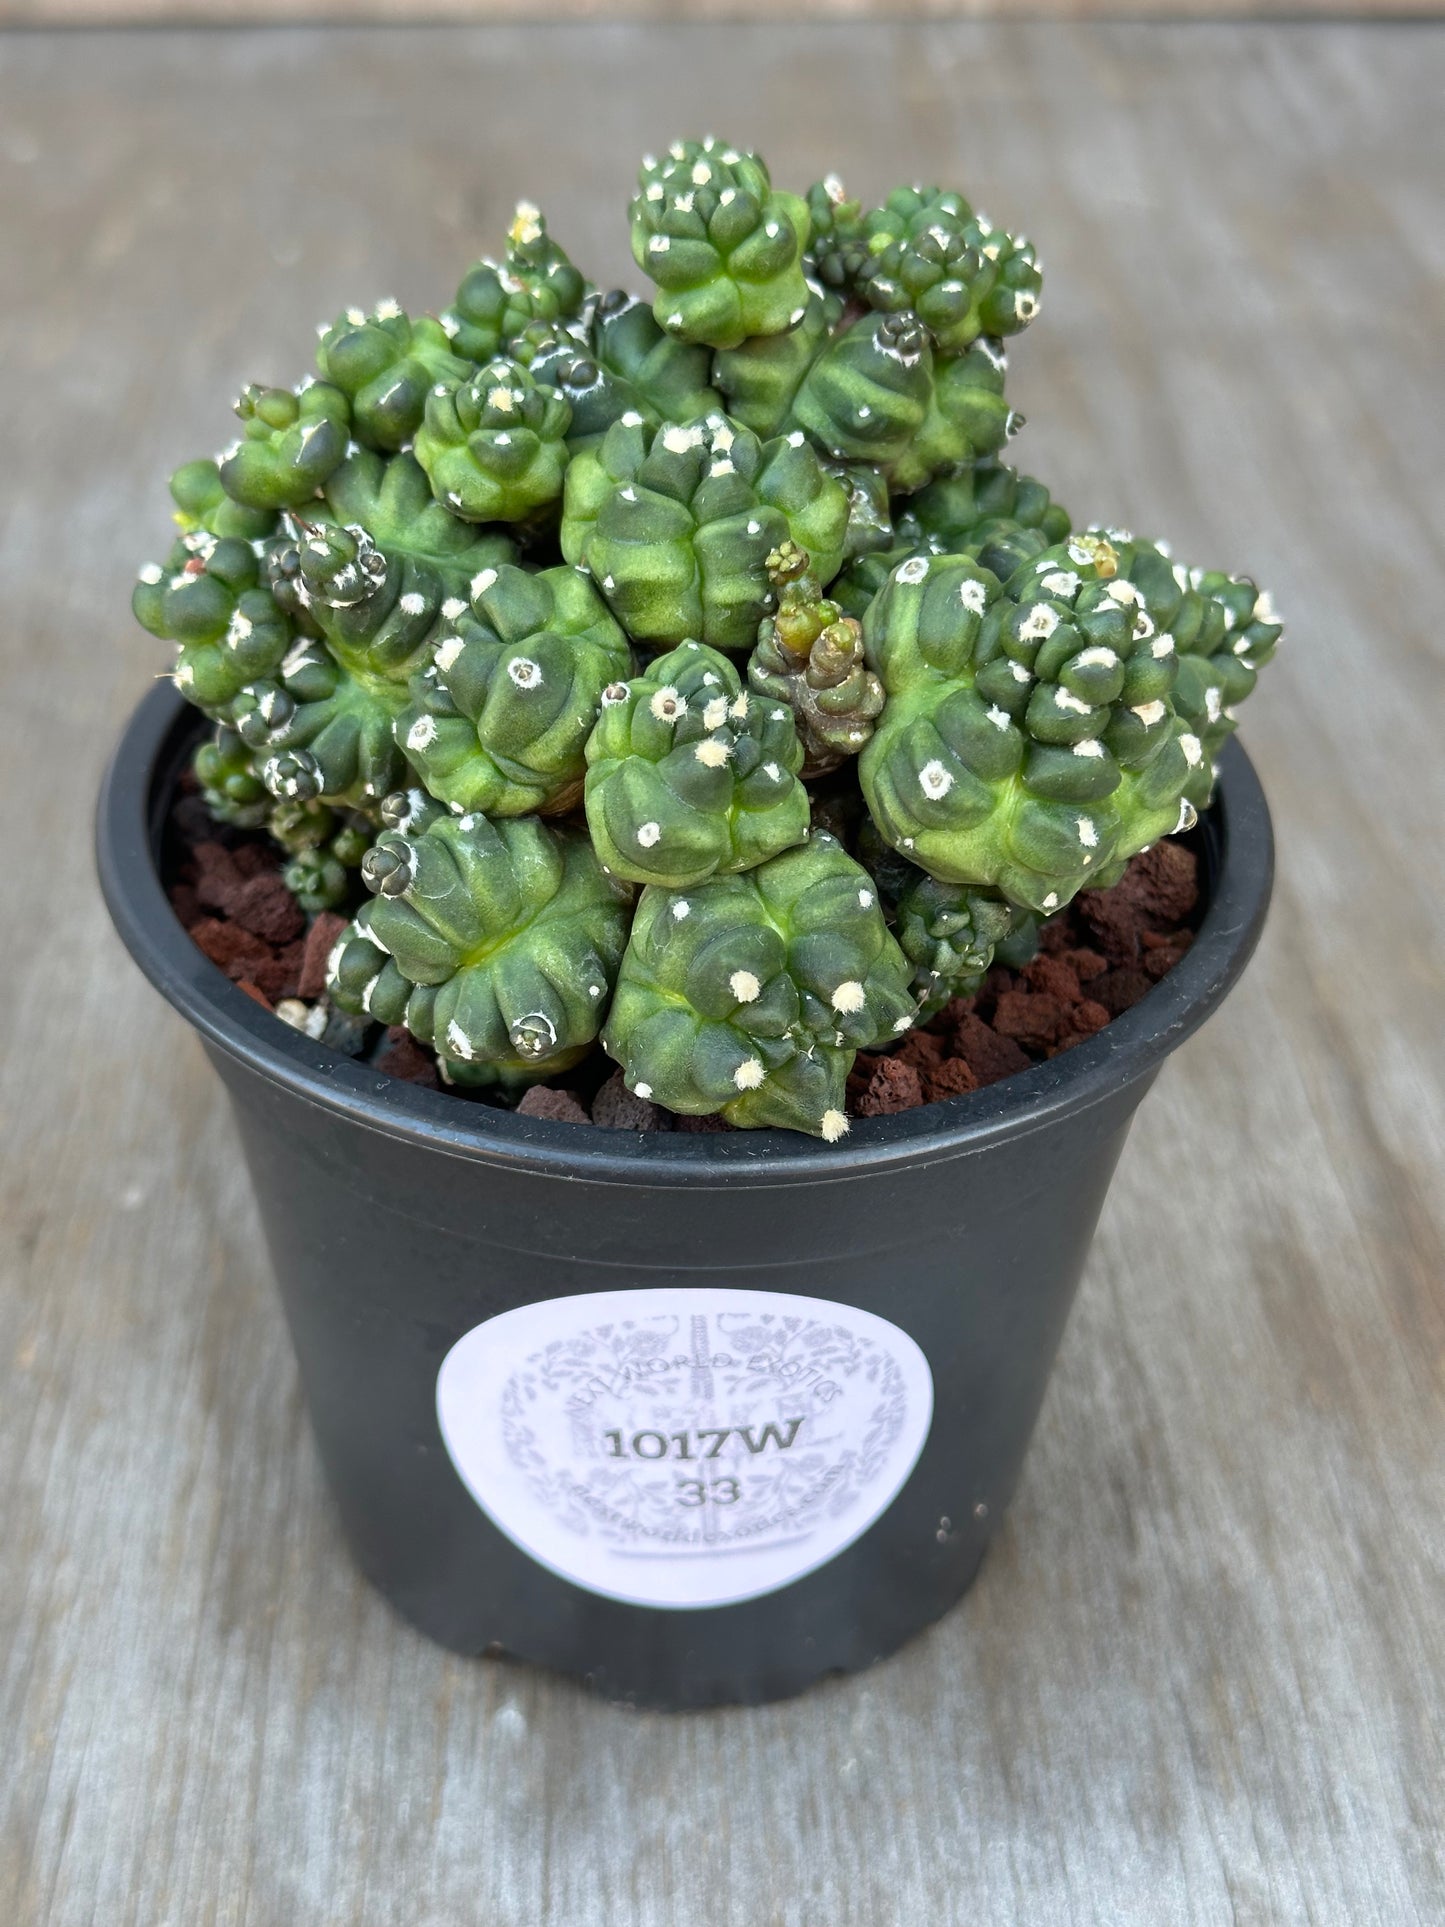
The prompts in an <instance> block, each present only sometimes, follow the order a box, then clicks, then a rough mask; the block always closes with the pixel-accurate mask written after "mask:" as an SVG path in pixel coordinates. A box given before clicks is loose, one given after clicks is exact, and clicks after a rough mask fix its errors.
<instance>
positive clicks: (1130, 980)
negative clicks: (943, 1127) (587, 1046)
mask: <svg viewBox="0 0 1445 1927" xmlns="http://www.w3.org/2000/svg"><path fill="white" fill-rule="evenodd" d="M169 828H170V839H169V847H168V850H167V862H166V871H167V877H168V883H167V889H168V893H169V895H170V900H171V904H172V907H173V908H174V910H175V913H176V915H177V917H178V918H179V919H180V921H181V923H182V924H183V925H184V926H185V928H186V929H187V930H188V931H189V933H190V935H191V937H192V939H193V941H194V942H195V944H196V945H197V947H198V948H199V949H200V950H202V951H203V952H204V953H205V955H206V956H207V957H209V958H210V960H211V962H212V963H213V964H215V965H216V967H217V968H218V969H220V970H223V971H224V972H225V974H226V975H227V976H228V977H229V978H231V980H232V981H233V982H234V983H235V984H237V985H238V986H239V987H240V988H241V989H242V990H244V991H245V992H246V993H247V995H248V996H250V997H252V998H254V999H255V1001H256V1002H257V1003H258V1004H261V1005H264V1007H265V1008H266V1009H267V1010H271V1011H274V1012H275V1014H276V1016H277V1017H278V1019H280V1020H281V1021H282V1022H283V1023H289V1024H290V1025H292V1026H293V1028H295V1029H297V1030H301V1031H304V1032H305V1034H306V1035H307V1036H309V1037H313V1038H316V1039H317V1040H318V1041H319V1042H321V1043H324V1044H328V1045H330V1046H331V1047H332V1048H333V1049H337V1050H341V1051H344V1052H345V1053H346V1054H347V1055H348V1056H352V1057H358V1058H363V1059H365V1060H366V1061H367V1062H368V1063H369V1064H371V1065H372V1067H373V1068H374V1069H376V1070H378V1071H381V1072H383V1073H385V1074H386V1075H387V1076H390V1077H396V1078H400V1079H402V1080H403V1081H404V1082H406V1083H410V1084H421V1085H424V1086H426V1087H427V1088H428V1089H431V1090H442V1089H445V1088H446V1087H445V1086H444V1085H443V1083H442V1080H441V1077H440V1075H439V1073H438V1070H437V1063H436V1058H435V1056H434V1055H433V1053H432V1052H431V1051H430V1050H428V1049H426V1048H425V1047H424V1046H423V1045H421V1044H419V1043H418V1042H417V1041H416V1039H415V1038H414V1037H412V1036H411V1035H410V1034H409V1033H408V1032H407V1031H405V1030H403V1029H401V1028H400V1027H397V1026H393V1027H392V1028H390V1029H384V1028H383V1027H382V1026H381V1025H379V1024H370V1023H368V1022H367V1021H366V1020H365V1019H364V1018H359V1017H352V1016H350V1015H349V1014H348V1013H346V1012H344V1011H338V1010H332V1009H331V1008H330V1006H329V1004H328V1001H327V999H326V996H325V988H326V960H327V957H328V956H329V954H330V952H331V948H332V946H333V945H334V943H335V942H336V939H337V937H338V936H339V935H340V933H341V931H342V930H343V929H344V928H345V926H346V923H347V921H348V919H347V917H346V916H344V915H340V914H338V913H336V912H334V911H329V910H328V911H322V912H321V913H320V914H319V915H318V916H314V917H308V916H307V914H306V912H305V911H304V910H302V908H301V906H300V905H299V904H298V903H297V901H296V899H295V898H294V897H293V896H292V894H291V892H290V891H289V890H288V889H287V887H286V885H285V883H284V882H283V880H282V876H281V870H282V867H283V865H284V863H285V858H284V856H283V855H282V853H281V851H280V850H279V849H278V848H277V846H276V845H275V844H274V843H273V842H272V841H271V839H270V838H269V837H268V836H266V835H265V834H264V833H263V832H260V831H255V830H238V829H235V828H233V827H231V826H229V825H226V824H223V823H218V822H216V821H215V819H214V818H213V817H212V816H211V815H210V813H209V811H208V810H207V809H206V806H205V804H204V803H203V801H202V800H201V797H200V796H199V794H198V793H197V792H196V791H195V789H194V786H193V785H189V784H183V787H182V790H181V792H180V794H179V795H178V797H177V800H176V804H175V807H174V809H173V810H172V813H171V820H170V826H169ZM356 889H357V898H358V901H361V900H362V899H363V898H364V891H363V890H362V888H361V885H360V883H359V881H358V883H357V886H356ZM1198 908H1199V866H1198V858H1197V856H1196V855H1195V852H1194V850H1193V849H1191V848H1190V847H1189V845H1188V844H1186V843H1182V842H1176V841H1174V840H1173V839H1170V840H1167V841H1165V842H1163V843H1158V844H1156V845H1155V846H1154V848H1153V849H1152V850H1148V851H1146V852H1145V853H1144V854H1143V855H1142V856H1137V857H1135V858H1134V860H1133V861H1132V862H1131V863H1130V865H1129V868H1128V870H1127V871H1126V873H1125V875H1124V877H1123V880H1122V881H1121V882H1119V883H1118V884H1116V885H1115V886H1114V888H1113V889H1112V890H1093V891H1085V892H1084V893H1083V894H1081V895H1080V896H1078V897H1076V898H1075V899H1074V901H1073V902H1072V903H1071V904H1070V905H1069V906H1068V908H1067V909H1065V910H1063V911H1061V912H1060V913H1059V915H1058V916H1056V917H1053V918H1051V919H1050V921H1049V922H1048V923H1046V924H1045V925H1044V926H1043V929H1042V932H1041V935H1040V943H1039V953H1038V955H1037V956H1036V957H1035V958H1034V959H1033V961H1032V962H1031V963H1028V964H1025V965H1024V966H1023V967H1022V968H1021V969H1018V970H1012V969H1008V968H1006V967H1005V966H1003V965H996V966H995V968H994V969H993V970H991V971H990V972H989V975H988V978H987V981H986V982H985V983H984V985H983V987H982V988H981V989H980V990H979V991H978V992H977V993H976V994H975V995H974V996H972V997H956V998H955V999H954V1000H953V1002H952V1003H950V1004H948V1005H946V1006H945V1007H944V1009H943V1010H941V1011H940V1012H939V1013H938V1015H937V1016H936V1017H934V1018H932V1019H930V1020H929V1021H928V1022H927V1023H925V1024H922V1025H920V1026H919V1027H918V1028H917V1029H916V1030H912V1031H910V1032H909V1033H908V1034H907V1035H906V1036H905V1037H904V1038H903V1040H902V1042H901V1043H898V1044H894V1045H890V1047H889V1048H888V1049H887V1050H886V1051H861V1052H860V1053H859V1055H858V1059H857V1062H856V1064H855V1065H854V1067H853V1072H852V1075H851V1076H850V1077H849V1079H848V1112H849V1115H850V1116H853V1117H888V1116H891V1115H893V1114H894V1113H896V1112H898V1111H908V1110H912V1109H913V1108H914V1107H915V1106H917V1105H919V1104H934V1103H938V1102H940V1101H941V1100H942V1099H944V1098H948V1097H957V1096H960V1095H961V1094H963V1093H965V1092H967V1091H976V1090H980V1089H981V1088H982V1087H983V1086H984V1085H986V1084H996V1083H998V1081H999V1080H1000V1079H1001V1078H1004V1077H1011V1076H1012V1075H1013V1074H1014V1072H1016V1071H1022V1070H1027V1069H1028V1067H1029V1066H1030V1065H1031V1064H1037V1063H1041V1062H1042V1061H1043V1060H1044V1059H1045V1058H1048V1057H1053V1056H1056V1055H1057V1054H1058V1052H1060V1051H1064V1050H1068V1049H1070V1048H1071V1047H1072V1046H1073V1045H1075V1044H1081V1043H1082V1042H1083V1041H1084V1039H1085V1038H1086V1037H1092V1036H1094V1034H1095V1033H1096V1032H1097V1031H1100V1030H1102V1029H1103V1028H1104V1026H1105V1025H1106V1024H1107V1023H1109V1022H1110V1021H1111V1019H1113V1018H1115V1017H1118V1016H1119V1015H1120V1014H1121V1013H1122V1012H1124V1011H1126V1010H1128V1009H1129V1008H1130V1007H1131V1006H1132V1005H1134V1004H1137V1003H1138V1002H1139V999H1140V998H1141V997H1143V996H1146V995H1147V994H1148V992H1149V991H1150V990H1151V989H1152V988H1153V986H1154V985H1155V984H1156V983H1158V981H1159V979H1160V978H1161V977H1163V976H1165V975H1166V974H1167V973H1168V972H1169V971H1170V970H1172V969H1173V967H1174V965H1175V964H1176V963H1178V961H1179V959H1180V958H1181V957H1182V956H1183V955H1184V953H1185V951H1186V950H1187V949H1188V948H1189V945H1190V943H1191V942H1192V941H1193V936H1194V927H1193V926H1194V919H1195V917H1196V914H1197V911H1198ZM455 1095H457V1096H458V1097H460V1098H463V1099H464V1100H465V1101H467V1102H472V1103H475V1102H482V1103H487V1104H491V1105H493V1106H500V1105H505V1104H506V1102H507V1100H506V1098H505V1097H504V1096H503V1095H502V1094H501V1093H500V1092H495V1091H483V1092H471V1091H467V1092H457V1093H455ZM513 1108H515V1109H516V1110H517V1111H518V1112H520V1113H521V1114H522V1115H523V1116H524V1117H545V1118H551V1119H553V1120H554V1121H555V1122H558V1123H563V1124H592V1125H600V1126H602V1127H603V1128H605V1129H608V1130H615V1131H727V1130H730V1129H731V1128H732V1127H731V1126H730V1125H728V1124H726V1123H724V1122H723V1120H722V1119H721V1118H720V1117H678V1116H676V1115H674V1113H673V1112H671V1111H666V1110H664V1109H663V1108H662V1107H661V1105H658V1104H653V1103H650V1102H649V1101H648V1100H647V1099H645V1098H641V1097H637V1096H634V1094H633V1093H632V1092H631V1091H629V1090H628V1089H627V1088H626V1086H625V1085H624V1084H623V1081H622V1073H621V1071H620V1070H618V1069H616V1067H615V1066H614V1065H613V1064H611V1063H610V1061H609V1060H608V1059H607V1058H606V1057H604V1056H603V1055H602V1053H601V1052H600V1051H599V1052H597V1053H596V1054H595V1055H594V1056H593V1057H592V1058H591V1059H589V1060H588V1062H587V1063H585V1064H582V1065H578V1066H576V1067H575V1068H574V1069H572V1070H571V1071H569V1072H568V1073H567V1074H566V1081H565V1084H564V1083H561V1082H559V1083H558V1084H557V1085H555V1086H553V1085H547V1084H537V1085H534V1086H533V1087H532V1088H531V1089H530V1090H528V1091H526V1092H525V1093H524V1094H523V1096H522V1097H521V1098H520V1099H519V1100H518V1101H517V1102H516V1104H515V1106H514V1107H513Z"/></svg>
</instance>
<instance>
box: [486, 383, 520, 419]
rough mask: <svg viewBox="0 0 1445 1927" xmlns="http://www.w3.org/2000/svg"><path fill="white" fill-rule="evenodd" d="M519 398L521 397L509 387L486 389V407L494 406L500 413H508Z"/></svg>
mask: <svg viewBox="0 0 1445 1927" xmlns="http://www.w3.org/2000/svg"><path fill="white" fill-rule="evenodd" d="M520 400H521V397H520V396H519V395H518V394H517V393H516V391H515V390H514V389H511V388H489V389H488V390H487V406H488V408H495V409H496V410H497V412H498V413H499V414H502V415H510V414H511V413H512V411H513V410H514V409H515V408H516V406H517V403H518V402H519V401H520Z"/></svg>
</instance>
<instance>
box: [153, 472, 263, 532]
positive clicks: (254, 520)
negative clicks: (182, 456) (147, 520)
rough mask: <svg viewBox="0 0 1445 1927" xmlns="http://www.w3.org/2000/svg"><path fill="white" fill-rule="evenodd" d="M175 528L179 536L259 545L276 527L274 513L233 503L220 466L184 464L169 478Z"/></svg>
mask: <svg viewBox="0 0 1445 1927" xmlns="http://www.w3.org/2000/svg"><path fill="white" fill-rule="evenodd" d="M170 491H171V500H172V501H173V502H174V503H175V505H176V509H175V522H176V527H177V528H178V529H179V530H180V531H181V533H182V535H191V534H200V535H214V536H219V537H234V538H236V539H238V540H239V541H242V542H262V541H264V540H265V539H266V537H267V536H269V535H270V534H271V533H272V532H273V531H274V529H275V527H276V511H275V509H267V508H247V507H246V505H245V503H244V502H234V501H232V499H231V497H230V496H229V495H227V493H226V491H225V488H224V487H223V486H222V483H221V469H220V464H219V463H218V462H214V461H197V462H183V463H182V465H181V466H180V467H179V468H178V469H177V470H176V471H175V473H174V474H173V475H172V476H171V479H170Z"/></svg>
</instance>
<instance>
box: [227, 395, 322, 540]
mask: <svg viewBox="0 0 1445 1927" xmlns="http://www.w3.org/2000/svg"><path fill="white" fill-rule="evenodd" d="M236 413H237V414H238V415H239V416H240V418H241V422H242V430H241V439H240V440H239V441H237V442H233V443H232V445H231V447H230V448H228V449H227V450H226V452H225V454H224V455H223V456H222V457H221V458H220V476H221V483H222V486H223V487H224V488H225V491H226V493H227V494H228V495H229V496H230V497H231V498H232V499H233V500H234V501H237V502H240V503H242V504H243V505H244V506H245V507H247V508H253V509H284V508H296V507H298V506H299V505H300V504H301V503H302V502H307V501H309V500H310V499H311V497H312V496H313V495H315V493H316V491H317V490H318V489H319V488H320V487H321V485H322V483H323V482H324V481H325V480H326V478H327V476H328V475H330V474H331V473H332V472H333V471H334V470H335V469H337V468H338V467H339V466H340V465H341V463H342V462H343V461H344V460H345V459H346V450H347V445H348V443H349V441H350V438H351V408H350V405H349V403H348V402H347V399H346V397H345V395H343V394H342V392H341V390H340V389H339V388H333V387H332V386H331V384H330V383H329V382H324V381H307V382H303V383H302V385H301V387H300V388H299V389H296V390H294V391H293V390H292V389H290V388H261V387H258V386H257V385H256V384H255V383H253V384H252V385H251V386H250V387H249V388H245V389H243V390H242V391H241V396H240V399H239V400H238V401H237V403H236Z"/></svg>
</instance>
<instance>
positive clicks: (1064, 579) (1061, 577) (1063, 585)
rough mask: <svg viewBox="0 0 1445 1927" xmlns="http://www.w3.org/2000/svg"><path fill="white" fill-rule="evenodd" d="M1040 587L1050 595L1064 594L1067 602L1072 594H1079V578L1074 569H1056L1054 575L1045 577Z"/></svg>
mask: <svg viewBox="0 0 1445 1927" xmlns="http://www.w3.org/2000/svg"><path fill="white" fill-rule="evenodd" d="M1039 587H1040V588H1041V589H1045V590H1047V592H1048V593H1049V594H1050V595H1056V596H1062V597H1063V599H1064V600H1065V601H1066V602H1067V600H1068V599H1069V597H1070V596H1072V595H1077V594H1078V590H1079V578H1078V577H1077V576H1076V575H1075V574H1074V572H1073V570H1072V569H1055V570H1054V572H1053V574H1052V575H1046V576H1045V577H1044V579H1043V581H1042V582H1041V583H1040V584H1039Z"/></svg>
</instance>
